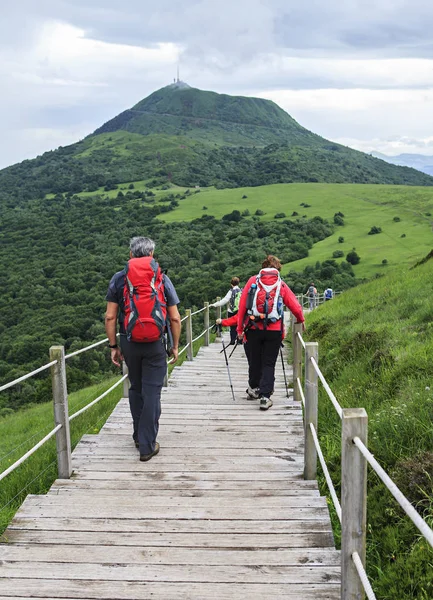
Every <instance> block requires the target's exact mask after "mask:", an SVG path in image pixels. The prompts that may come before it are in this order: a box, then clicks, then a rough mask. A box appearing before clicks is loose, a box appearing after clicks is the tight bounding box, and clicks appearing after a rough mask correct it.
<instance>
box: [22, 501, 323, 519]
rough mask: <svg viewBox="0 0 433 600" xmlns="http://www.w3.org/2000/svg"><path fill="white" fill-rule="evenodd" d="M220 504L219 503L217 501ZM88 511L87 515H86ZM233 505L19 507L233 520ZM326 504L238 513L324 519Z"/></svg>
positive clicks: (34, 513) (53, 512)
mask: <svg viewBox="0 0 433 600" xmlns="http://www.w3.org/2000/svg"><path fill="white" fill-rule="evenodd" d="M216 504H218V503H216ZM84 512H85V514H83V513H84ZM233 514H234V513H233V509H232V508H222V507H220V506H214V507H211V508H208V507H206V508H200V507H188V506H178V507H176V506H157V505H154V506H140V505H137V506H135V507H131V506H126V507H122V506H105V505H104V506H94V505H92V504H91V502H90V501H89V503H88V504H86V507H85V511H84V507H82V506H77V505H76V504H73V505H72V506H65V505H60V506H56V505H50V504H48V505H43V506H32V505H30V504H24V505H23V506H22V508H21V509H20V516H23V517H35V518H41V519H43V518H48V517H62V516H64V517H65V518H75V519H79V518H81V519H83V520H86V519H89V518H95V519H115V518H120V519H175V520H178V519H188V520H194V519H218V520H227V521H231V520H232V518H233ZM327 514H328V513H327V507H326V505H325V506H323V507H294V508H290V509H289V508H287V509H286V510H283V511H276V510H275V509H274V508H262V507H261V508H260V510H259V509H258V508H256V507H246V506H243V505H242V504H241V503H240V502H238V508H237V510H236V516H237V517H238V518H240V519H243V520H250V521H254V520H256V519H257V518H258V517H260V518H262V519H266V520H273V519H275V518H276V516H278V517H279V518H281V519H285V520H291V519H296V520H300V519H302V520H309V519H311V520H314V519H316V518H320V519H323V518H325V517H326V516H327Z"/></svg>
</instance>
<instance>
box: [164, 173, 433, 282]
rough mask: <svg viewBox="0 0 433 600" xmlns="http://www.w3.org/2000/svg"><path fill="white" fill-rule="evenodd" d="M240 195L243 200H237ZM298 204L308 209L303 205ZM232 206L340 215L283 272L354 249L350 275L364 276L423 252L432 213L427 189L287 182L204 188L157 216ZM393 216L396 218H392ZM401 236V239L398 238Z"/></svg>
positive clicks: (194, 214) (432, 194)
mask: <svg viewBox="0 0 433 600" xmlns="http://www.w3.org/2000/svg"><path fill="white" fill-rule="evenodd" d="M244 195H245V196H247V198H242V196H244ZM301 203H306V204H309V205H310V207H309V208H304V207H303V206H300V205H301ZM203 206H207V207H208V208H207V210H203ZM235 209H237V210H239V211H241V212H242V211H244V210H247V209H248V210H249V211H250V213H251V215H253V214H254V212H255V211H256V210H257V209H261V210H264V211H265V213H266V214H265V215H264V216H262V217H261V219H264V220H272V219H273V218H274V215H275V214H276V213H278V212H284V213H285V214H286V216H287V217H288V218H292V219H294V218H299V217H291V215H292V213H293V212H297V213H298V214H299V216H300V217H302V216H303V215H306V216H307V217H310V218H311V217H314V216H316V215H319V216H321V217H323V218H326V219H328V220H330V221H331V222H332V221H333V217H334V214H335V213H336V212H339V211H340V212H342V213H343V214H344V222H345V225H344V226H342V227H336V231H335V233H334V234H333V235H332V236H331V237H329V238H327V239H326V240H323V241H322V242H319V243H318V244H315V246H314V247H313V248H312V249H311V250H310V253H309V256H308V257H307V258H304V259H302V260H299V261H296V262H293V263H290V264H287V265H285V266H284V267H283V273H287V272H288V271H289V270H295V271H301V270H303V269H304V268H305V267H306V266H307V265H311V264H314V263H315V262H316V261H321V262H322V261H323V260H327V259H330V258H332V253H333V252H334V251H335V250H343V252H344V253H345V255H346V254H347V253H348V252H349V251H350V250H352V248H355V249H356V252H357V253H358V254H359V256H360V257H361V262H360V263H359V265H357V266H356V267H355V268H354V270H355V273H356V276H357V277H360V278H370V277H373V276H374V275H375V274H376V273H380V274H383V273H384V272H386V271H387V270H390V269H392V268H393V267H398V266H400V265H410V264H413V263H414V262H416V260H418V259H419V258H421V257H422V256H424V255H425V254H427V252H428V251H429V250H430V249H431V247H432V242H433V240H432V226H431V225H432V217H430V216H428V215H427V214H426V213H432V214H433V188H426V187H408V186H392V185H359V184H320V183H317V184H316V183H311V184H309V183H306V184H302V183H293V184H277V185H268V186H260V187H254V188H236V189H225V190H216V189H214V188H205V189H202V190H201V192H200V193H199V194H193V195H191V196H189V197H187V198H186V199H185V200H181V201H180V206H179V207H178V208H176V209H175V210H174V211H172V212H170V213H165V214H163V215H160V217H159V219H161V220H164V221H166V222H175V221H190V220H192V219H196V218H199V217H201V216H202V215H204V214H209V215H213V216H215V217H216V218H221V217H222V216H223V215H224V214H227V213H230V212H231V211H233V210H235ZM394 217H399V218H400V219H401V221H400V222H394V221H393V219H394ZM374 225H375V226H377V227H381V228H382V233H380V234H377V235H368V232H369V231H370V229H371V227H373V226H374ZM403 234H405V235H406V237H404V238H402V237H401V236H402V235H403ZM340 236H342V237H344V243H342V244H339V243H338V238H339V237H340ZM384 259H386V260H387V261H388V264H387V265H386V266H384V265H382V260H384Z"/></svg>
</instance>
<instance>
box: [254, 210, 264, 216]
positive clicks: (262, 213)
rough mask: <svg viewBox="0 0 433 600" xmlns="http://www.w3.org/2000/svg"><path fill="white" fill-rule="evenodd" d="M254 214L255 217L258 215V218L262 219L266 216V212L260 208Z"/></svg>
mask: <svg viewBox="0 0 433 600" xmlns="http://www.w3.org/2000/svg"><path fill="white" fill-rule="evenodd" d="M254 214H255V215H257V216H258V217H261V216H262V215H264V214H265V213H264V211H263V210H261V209H260V208H258V209H257V210H256V212H255V213H254Z"/></svg>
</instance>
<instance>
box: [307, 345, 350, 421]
mask: <svg viewBox="0 0 433 600" xmlns="http://www.w3.org/2000/svg"><path fill="white" fill-rule="evenodd" d="M310 360H311V364H312V365H313V367H314V370H315V371H316V373H317V375H318V376H319V379H320V381H321V382H322V384H323V387H324V388H325V390H326V393H327V394H328V396H329V399H330V400H331V402H332V404H333V405H334V408H335V410H336V411H337V413H338V416H339V417H340V419H342V418H343V409H342V408H341V406H340V405H339V403H338V400H337V398H336V397H335V396H334V394H333V393H332V390H331V388H330V387H329V385H328V382H327V381H326V379H325V378H324V376H323V373H322V371H321V370H320V369H319V365H318V364H317V362H316V361H315V360H314V358H313V357H311V359H310Z"/></svg>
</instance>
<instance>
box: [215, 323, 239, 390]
mask: <svg viewBox="0 0 433 600" xmlns="http://www.w3.org/2000/svg"><path fill="white" fill-rule="evenodd" d="M219 332H220V335H221V342H222V345H223V349H222V351H223V352H224V358H225V361H226V367H227V374H228V376H229V382H230V388H231V390H232V396H233V401H234V402H235V401H236V398H235V392H234V390H233V384H232V378H231V375H230V367H229V361H228V358H227V352H226V347H225V346H224V340H223V334H222V327H221V325H219Z"/></svg>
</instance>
